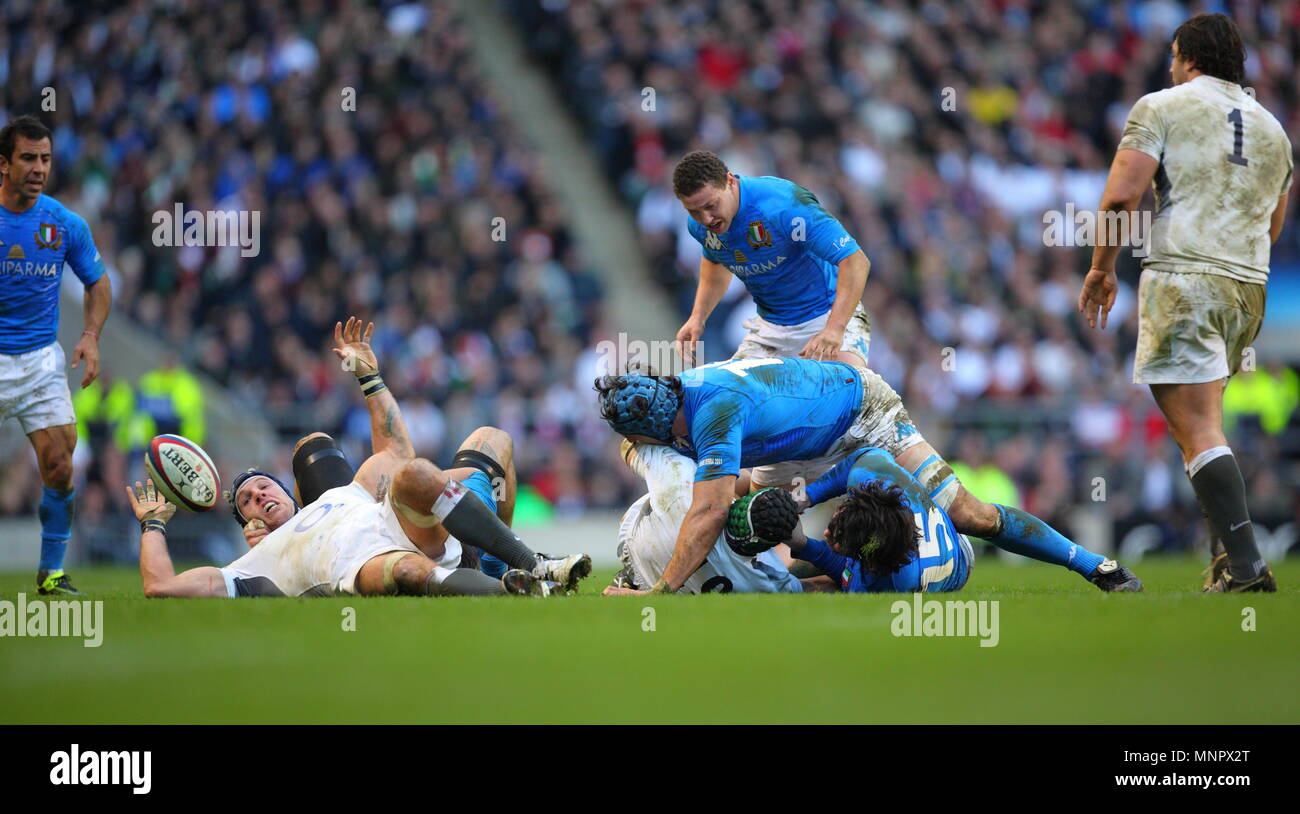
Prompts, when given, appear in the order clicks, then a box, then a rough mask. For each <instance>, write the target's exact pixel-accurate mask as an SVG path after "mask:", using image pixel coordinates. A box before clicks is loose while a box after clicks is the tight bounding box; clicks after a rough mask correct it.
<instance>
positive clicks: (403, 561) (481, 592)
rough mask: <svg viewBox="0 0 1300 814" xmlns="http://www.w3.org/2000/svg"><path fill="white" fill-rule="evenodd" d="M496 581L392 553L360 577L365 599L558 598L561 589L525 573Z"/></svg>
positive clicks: (415, 556) (365, 567) (369, 562)
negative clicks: (453, 597) (510, 595)
mask: <svg viewBox="0 0 1300 814" xmlns="http://www.w3.org/2000/svg"><path fill="white" fill-rule="evenodd" d="M507 577H508V578H507V579H495V578H493V577H490V576H488V575H487V574H484V573H483V572H481V571H478V570H476V569H473V568H443V567H442V566H440V565H438V564H437V563H435V562H433V561H432V560H430V559H429V558H428V557H425V556H423V555H420V554H413V553H409V552H406V551H391V552H389V553H387V554H380V555H378V556H375V557H371V558H370V559H369V560H367V561H366V563H365V565H363V566H361V570H360V571H359V572H358V574H357V579H356V583H355V585H356V589H357V593H359V594H362V595H364V596H394V595H402V596H504V595H506V594H513V595H516V596H556V595H559V593H560V590H559V586H558V585H557V584H555V583H552V582H546V581H544V580H541V579H538V578H537V577H534V576H533V575H531V574H528V573H527V572H524V571H510V572H508V574H507Z"/></svg>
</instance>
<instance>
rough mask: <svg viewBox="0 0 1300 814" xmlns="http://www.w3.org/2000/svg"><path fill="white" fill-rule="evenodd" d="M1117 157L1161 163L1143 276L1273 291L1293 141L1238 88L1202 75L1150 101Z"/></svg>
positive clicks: (1137, 111)
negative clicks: (1217, 279)
mask: <svg viewBox="0 0 1300 814" xmlns="http://www.w3.org/2000/svg"><path fill="white" fill-rule="evenodd" d="M1119 149H1121V150H1138V151H1140V152H1143V153H1146V154H1147V155H1149V156H1151V157H1152V158H1154V159H1156V160H1157V161H1159V162H1160V167H1159V168H1158V169H1157V170H1156V175H1155V179H1154V186H1155V191H1156V210H1155V217H1154V220H1153V222H1152V225H1151V236H1150V238H1149V243H1148V251H1149V254H1148V256H1147V257H1146V258H1145V259H1144V260H1143V261H1142V267H1143V268H1144V269H1145V268H1149V269H1154V270H1156V271H1179V272H1189V271H1195V272H1205V273H1209V274H1220V275H1223V276H1225V277H1231V278H1233V279H1236V280H1242V281H1244V282H1248V283H1260V284H1263V283H1266V282H1268V261H1269V251H1270V249H1271V247H1272V241H1271V240H1270V239H1269V234H1268V227H1269V221H1270V219H1271V218H1272V215H1273V210H1274V209H1276V208H1277V199H1278V197H1279V196H1280V195H1282V194H1283V193H1285V192H1287V191H1288V190H1289V189H1290V187H1291V177H1292V172H1293V169H1294V163H1293V161H1292V157H1291V142H1290V140H1289V139H1287V136H1286V132H1285V131H1284V130H1283V129H1282V125H1280V124H1279V123H1278V121H1277V119H1276V118H1274V117H1273V114H1272V113H1269V112H1268V111H1267V110H1265V109H1264V107H1263V106H1262V105H1260V104H1259V103H1258V102H1256V101H1255V98H1254V97H1253V96H1251V95H1250V94H1248V93H1246V92H1245V91H1244V90H1242V88H1241V86H1240V85H1237V84H1236V83H1233V82H1227V81H1224V80H1222V79H1216V78H1215V77H1212V76H1198V77H1196V78H1195V79H1193V80H1191V81H1190V82H1184V83H1183V84H1181V85H1176V86H1174V87H1172V88H1166V89H1165V90H1160V91H1156V92H1155V93H1149V94H1147V95H1146V96H1143V97H1142V98H1141V99H1139V100H1138V101H1137V104H1135V105H1133V109H1132V110H1131V111H1130V112H1129V117H1128V123H1127V125H1125V127H1124V136H1123V138H1121V139H1120V142H1119Z"/></svg>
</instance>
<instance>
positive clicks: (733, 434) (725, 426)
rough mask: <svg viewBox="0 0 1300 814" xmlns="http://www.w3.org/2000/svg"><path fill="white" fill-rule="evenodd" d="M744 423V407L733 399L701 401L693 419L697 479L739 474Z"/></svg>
mask: <svg viewBox="0 0 1300 814" xmlns="http://www.w3.org/2000/svg"><path fill="white" fill-rule="evenodd" d="M744 424H745V418H744V411H743V410H739V409H737V402H736V401H735V400H734V399H729V398H711V399H708V400H707V401H705V403H703V404H701V405H700V407H699V410H698V411H697V412H696V413H695V415H694V416H693V418H692V421H691V441H692V442H693V443H694V445H695V460H696V462H697V464H698V468H697V469H696V470H695V482H696V483H699V482H700V481H706V480H717V479H718V478H725V477H726V476H728V475H736V476H739V475H740V453H741V449H742V444H743V440H744Z"/></svg>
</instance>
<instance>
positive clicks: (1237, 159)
mask: <svg viewBox="0 0 1300 814" xmlns="http://www.w3.org/2000/svg"><path fill="white" fill-rule="evenodd" d="M1228 121H1230V122H1232V153H1231V154H1229V155H1228V161H1230V162H1231V163H1233V164H1236V165H1237V166H1239V167H1244V166H1246V165H1247V164H1249V163H1250V162H1248V161H1247V160H1246V158H1245V157H1244V156H1243V155H1242V154H1241V143H1242V141H1243V140H1244V136H1245V134H1244V133H1243V132H1242V131H1243V130H1244V128H1243V127H1242V122H1241V108H1239V107H1234V108H1233V109H1232V112H1231V113H1229V114H1228Z"/></svg>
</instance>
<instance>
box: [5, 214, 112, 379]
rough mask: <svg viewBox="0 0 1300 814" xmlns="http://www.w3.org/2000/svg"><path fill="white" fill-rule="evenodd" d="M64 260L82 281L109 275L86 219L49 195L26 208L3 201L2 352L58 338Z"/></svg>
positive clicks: (27, 348) (39, 345) (26, 348)
mask: <svg viewBox="0 0 1300 814" xmlns="http://www.w3.org/2000/svg"><path fill="white" fill-rule="evenodd" d="M65 263H66V264H67V265H68V266H70V267H71V268H72V271H73V273H74V274H76V275H77V279H79V280H81V282H82V284H83V285H91V284H92V283H94V282H95V281H97V280H98V279H99V278H100V277H102V276H103V274H104V264H103V262H102V261H101V260H100V257H99V250H98V249H96V248H95V241H94V239H93V238H92V237H91V234H90V227H89V226H88V225H87V224H86V220H85V218H83V217H81V216H80V215H78V214H77V213H75V212H73V211H72V210H71V209H68V208H67V207H66V206H64V205H63V204H61V203H59V202H58V201H56V200H55V199H53V198H51V197H50V196H48V195H41V196H40V197H38V198H37V199H36V203H34V204H32V206H31V208H30V209H28V210H27V211H26V212H22V213H17V212H11V211H9V210H8V209H6V208H5V207H3V206H0V353H7V354H19V353H27V352H28V351H33V350H37V349H38V348H43V347H45V346H46V345H49V344H50V343H52V342H54V341H55V339H56V338H57V336H58V330H59V283H60V281H61V280H62V278H63V266H64V264H65Z"/></svg>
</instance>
